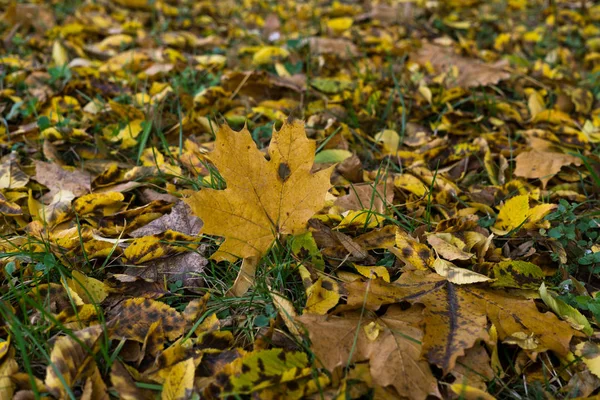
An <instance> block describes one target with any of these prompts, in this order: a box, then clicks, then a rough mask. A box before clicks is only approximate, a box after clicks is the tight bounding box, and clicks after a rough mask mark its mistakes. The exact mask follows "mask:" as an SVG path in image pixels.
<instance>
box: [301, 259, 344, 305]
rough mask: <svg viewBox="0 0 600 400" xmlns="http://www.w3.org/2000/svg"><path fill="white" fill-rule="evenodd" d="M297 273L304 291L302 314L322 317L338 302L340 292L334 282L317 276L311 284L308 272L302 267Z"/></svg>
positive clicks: (326, 277)
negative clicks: (304, 303)
mask: <svg viewBox="0 0 600 400" xmlns="http://www.w3.org/2000/svg"><path fill="white" fill-rule="evenodd" d="M298 272H300V276H301V277H302V283H303V284H304V288H305V290H306V305H305V307H304V312H309V313H312V314H319V315H324V314H326V313H327V311H329V310H330V309H332V308H333V307H335V306H336V305H337V303H338V302H339V301H340V290H339V285H338V283H337V282H336V281H335V280H333V279H331V278H329V277H328V276H325V275H323V274H319V276H318V277H317V279H316V280H315V281H314V282H313V280H312V279H311V274H310V272H308V270H307V269H306V267H304V266H302V265H300V266H299V267H298Z"/></svg>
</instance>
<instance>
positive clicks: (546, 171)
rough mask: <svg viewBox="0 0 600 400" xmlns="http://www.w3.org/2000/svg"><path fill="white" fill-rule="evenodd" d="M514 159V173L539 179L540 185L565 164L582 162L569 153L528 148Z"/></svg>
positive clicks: (545, 183) (579, 163)
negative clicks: (528, 149)
mask: <svg viewBox="0 0 600 400" xmlns="http://www.w3.org/2000/svg"><path fill="white" fill-rule="evenodd" d="M515 161H516V163H517V165H516V168H515V171H514V174H515V176H520V177H523V178H528V179H539V180H540V182H542V187H544V188H545V187H546V185H547V184H548V181H549V180H550V179H552V178H553V177H554V175H556V174H557V173H558V172H559V171H560V169H561V168H562V167H565V166H567V165H575V166H580V165H581V164H582V163H583V162H582V161H581V159H580V158H579V157H575V156H572V155H570V154H563V153H554V152H547V151H539V150H535V149H534V150H530V151H524V152H522V153H520V154H519V155H518V156H517V157H516V158H515Z"/></svg>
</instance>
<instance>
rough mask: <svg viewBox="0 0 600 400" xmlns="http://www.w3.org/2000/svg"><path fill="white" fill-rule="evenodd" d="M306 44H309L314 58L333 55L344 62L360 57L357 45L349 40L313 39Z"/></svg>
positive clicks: (307, 40) (306, 40)
mask: <svg viewBox="0 0 600 400" xmlns="http://www.w3.org/2000/svg"><path fill="white" fill-rule="evenodd" d="M304 42H305V43H306V42H307V43H308V45H309V46H310V52H311V54H312V55H314V56H319V55H322V54H332V55H335V56H337V57H339V58H341V59H342V60H344V59H348V58H352V57H356V56H357V55H358V48H357V47H356V45H355V44H354V43H352V42H351V41H349V40H347V39H340V38H327V37H311V38H308V39H305V41H304Z"/></svg>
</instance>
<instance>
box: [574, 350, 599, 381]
mask: <svg viewBox="0 0 600 400" xmlns="http://www.w3.org/2000/svg"><path fill="white" fill-rule="evenodd" d="M574 353H575V355H576V356H578V357H581V359H582V360H583V362H584V363H585V365H586V366H587V367H588V369H589V370H590V372H591V373H592V374H594V375H596V376H597V377H598V378H600V346H598V344H597V343H594V342H581V343H578V344H577V345H576V346H575V351H574Z"/></svg>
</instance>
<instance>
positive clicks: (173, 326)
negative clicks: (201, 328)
mask: <svg viewBox="0 0 600 400" xmlns="http://www.w3.org/2000/svg"><path fill="white" fill-rule="evenodd" d="M112 316H113V323H114V324H115V328H114V331H113V334H112V335H113V336H114V337H125V338H127V339H129V340H135V341H137V342H140V343H143V342H144V339H145V337H146V333H147V332H148V329H149V328H150V325H152V323H154V322H156V321H160V328H161V329H162V330H163V331H164V332H165V336H166V337H167V338H168V339H169V340H174V339H177V338H178V337H179V336H181V335H182V334H183V331H184V329H185V320H184V319H183V317H182V316H181V315H180V314H179V312H177V311H176V310H175V309H173V308H171V307H169V306H168V305H166V304H164V303H161V302H158V301H155V300H151V299H144V298H134V299H130V300H125V301H124V302H123V303H122V304H120V305H119V307H117V309H116V310H113V311H112Z"/></svg>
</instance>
